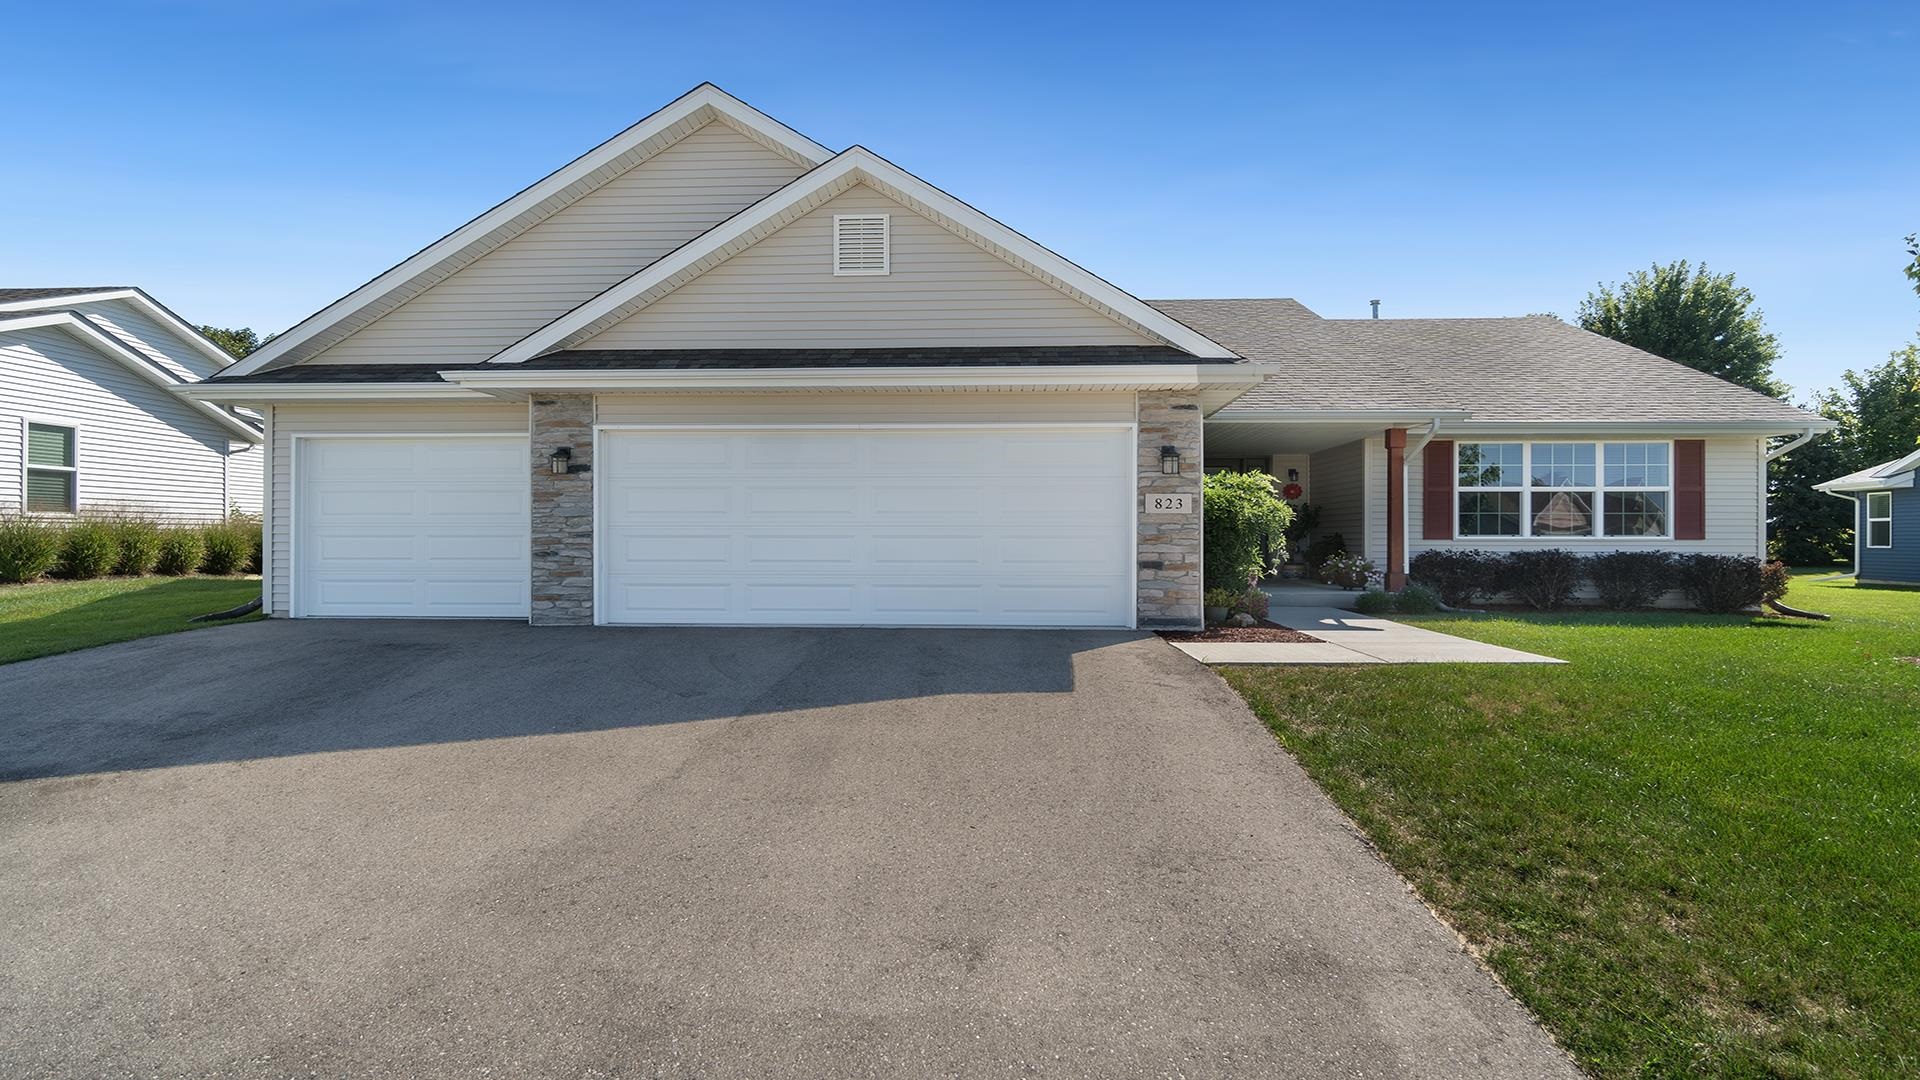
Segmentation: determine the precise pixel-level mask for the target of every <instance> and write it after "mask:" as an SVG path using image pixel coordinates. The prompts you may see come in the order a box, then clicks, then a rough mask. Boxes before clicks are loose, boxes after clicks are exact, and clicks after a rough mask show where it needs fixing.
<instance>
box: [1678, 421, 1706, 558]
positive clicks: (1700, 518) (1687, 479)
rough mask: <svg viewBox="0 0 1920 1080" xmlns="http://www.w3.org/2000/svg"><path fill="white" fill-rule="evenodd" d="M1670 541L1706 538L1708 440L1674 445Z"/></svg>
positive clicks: (1682, 440) (1688, 440) (1687, 440)
mask: <svg viewBox="0 0 1920 1080" xmlns="http://www.w3.org/2000/svg"><path fill="white" fill-rule="evenodd" d="M1673 538H1674V539H1675V540H1705V539H1706V538H1707V441H1706V440H1705V439H1675V440H1674V443H1673Z"/></svg>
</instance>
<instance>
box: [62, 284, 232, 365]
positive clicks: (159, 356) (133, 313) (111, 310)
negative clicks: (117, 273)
mask: <svg viewBox="0 0 1920 1080" xmlns="http://www.w3.org/2000/svg"><path fill="white" fill-rule="evenodd" d="M67 310H70V311H78V312H80V313H81V314H83V315H85V316H86V317H87V318H89V319H91V320H92V321H93V324H94V325H95V326H98V327H99V328H100V329H102V330H105V331H106V332H107V333H108V334H110V335H112V336H113V337H114V338H117V339H118V340H119V341H120V343H121V344H123V345H125V346H127V347H128V348H130V349H132V350H133V351H134V352H137V353H139V354H140V355H142V356H145V357H147V358H148V359H150V360H153V361H156V362H157V363H159V364H160V366H161V367H164V368H166V369H167V370H168V371H170V372H172V373H173V374H174V375H175V376H176V377H178V378H180V379H182V380H185V381H187V382H197V381H199V380H201V379H204V378H206V377H207V376H209V375H211V374H213V373H214V372H215V371H218V370H220V368H221V367H222V366H224V365H218V364H215V363H214V362H213V359H212V358H211V357H209V356H207V354H205V353H203V352H201V351H200V350H198V349H195V348H194V347H192V346H191V345H188V344H187V343H186V342H184V341H182V340H180V336H179V334H178V333H177V332H176V331H174V330H171V329H169V328H168V327H166V326H165V325H163V324H161V323H160V322H159V320H157V319H155V318H153V317H152V316H150V315H148V314H147V313H146V312H144V311H142V310H140V309H139V308H137V307H135V306H134V305H133V303H132V301H129V300H95V301H93V302H92V303H88V304H73V305H68V306H67Z"/></svg>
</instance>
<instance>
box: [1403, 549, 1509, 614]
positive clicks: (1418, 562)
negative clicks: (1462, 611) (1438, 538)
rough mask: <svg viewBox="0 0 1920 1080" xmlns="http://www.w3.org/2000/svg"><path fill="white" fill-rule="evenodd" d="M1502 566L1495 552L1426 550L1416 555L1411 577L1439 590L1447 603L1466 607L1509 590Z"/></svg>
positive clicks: (1410, 572) (1411, 566)
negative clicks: (1504, 584)
mask: <svg viewBox="0 0 1920 1080" xmlns="http://www.w3.org/2000/svg"><path fill="white" fill-rule="evenodd" d="M1500 569H1501V566H1500V556H1498V555H1496V554H1494V553H1493V552H1491V551H1423V552H1421V553H1420V554H1418V555H1415V556H1414V557H1413V562H1412V563H1411V564H1410V565H1409V566H1408V571H1409V574H1408V576H1410V577H1411V578H1413V580H1415V581H1417V582H1419V583H1420V584H1422V585H1425V586H1427V587H1429V588H1431V589H1432V590H1433V591H1434V592H1436V593H1438V594H1439V595H1440V599H1441V600H1442V601H1443V602H1445V603H1446V604H1447V606H1449V607H1466V606H1467V605H1469V604H1472V603H1473V602H1474V601H1475V600H1478V599H1480V598H1481V597H1485V596H1495V595H1498V594H1499V593H1501V592H1503V591H1505V590H1504V587H1503V586H1502V583H1501V581H1500V579H1499V572H1500Z"/></svg>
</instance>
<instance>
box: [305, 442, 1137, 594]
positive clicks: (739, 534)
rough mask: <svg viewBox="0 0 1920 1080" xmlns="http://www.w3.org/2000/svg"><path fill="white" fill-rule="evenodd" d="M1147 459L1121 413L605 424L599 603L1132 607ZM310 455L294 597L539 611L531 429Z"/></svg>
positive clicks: (310, 450)
mask: <svg viewBox="0 0 1920 1080" xmlns="http://www.w3.org/2000/svg"><path fill="white" fill-rule="evenodd" d="M382 443H387V444H389V445H387V446H382V445H381V444H382ZM316 450H317V451H318V452H315V451H316ZM382 451H388V452H386V453H382ZM376 455H377V456H378V458H379V464H377V465H376V463H375V456H376ZM1133 459H1134V441H1133V436H1132V432H1131V429H1130V428H1129V427H1127V426H1124V425H1090V426H1060V427H1037V426H1007V427H997V426H984V425H974V424H969V425H950V426H940V427H934V426H900V427H863V428H845V427H792V428H769V427H754V428H718V429H715V428H639V429H624V430H623V429H605V430H603V431H601V432H600V434H599V438H598V441H597V443H596V448H595V470H594V494H595V501H596V527H595V537H596V552H595V563H596V571H597V574H598V588H597V602H596V611H597V614H598V619H599V621H601V622H606V623H627V624H658V625H700V624H706V625H797V626H832V625H848V626H858V625H875V626H1126V625H1128V624H1129V623H1130V622H1131V617H1132V606H1133V557H1134V552H1133V536H1134V524H1133V523H1134V508H1135V502H1136V499H1135V495H1134V484H1135V481H1134V460H1133ZM299 460H300V462H301V468H302V486H301V488H300V490H301V492H302V496H303V497H302V499H301V506H302V512H301V513H300V514H298V515H297V521H298V528H297V538H296V546H295V559H296V561H297V562H298V563H299V566H300V569H299V570H298V571H297V572H296V583H297V587H296V597H295V613H296V614H306V615H417V616H428V617H447V616H453V615H469V616H495V617H524V616H525V614H526V611H527V595H528V590H527V569H526V567H527V563H526V555H527V547H528V544H527V518H526V507H527V502H528V498H529V495H528V489H527V474H528V453H527V443H526V440H525V439H524V438H523V437H521V438H514V439H505V440H502V439H438V440H436V439H422V440H415V441H411V442H409V441H408V440H340V441H338V442H332V441H329V440H320V439H315V440H308V441H307V442H306V443H304V444H303V446H302V449H301V451H300V453H299ZM513 500H517V503H515V502H513ZM509 540H512V541H514V542H515V543H516V544H517V546H510V545H509V543H508V542H509ZM515 560H517V561H515ZM510 586H517V591H509V589H510ZM303 597H304V598H305V599H303Z"/></svg>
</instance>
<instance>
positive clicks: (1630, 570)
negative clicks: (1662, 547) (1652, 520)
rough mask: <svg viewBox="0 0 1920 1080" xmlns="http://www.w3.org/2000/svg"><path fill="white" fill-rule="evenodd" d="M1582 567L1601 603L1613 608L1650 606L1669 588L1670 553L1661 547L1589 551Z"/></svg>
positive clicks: (1670, 577)
mask: <svg viewBox="0 0 1920 1080" xmlns="http://www.w3.org/2000/svg"><path fill="white" fill-rule="evenodd" d="M1583 569H1584V570H1585V571H1586V576H1587V580H1588V581H1590V582H1592V583H1593V588H1594V591H1595V592H1598V593H1599V594H1600V606H1601V607H1606V608H1612V609H1614V610H1615V611H1632V610H1634V609H1636V608H1643V607H1651V606H1653V602H1654V601H1655V600H1658V599H1660V598H1661V597H1662V596H1664V595H1666V592H1667V590H1668V589H1670V588H1672V582H1673V556H1671V555H1669V554H1667V553H1666V552H1664V551H1609V552H1606V553H1605V554H1602V555H1590V556H1588V557H1587V559H1586V563H1585V566H1584V567H1583Z"/></svg>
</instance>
